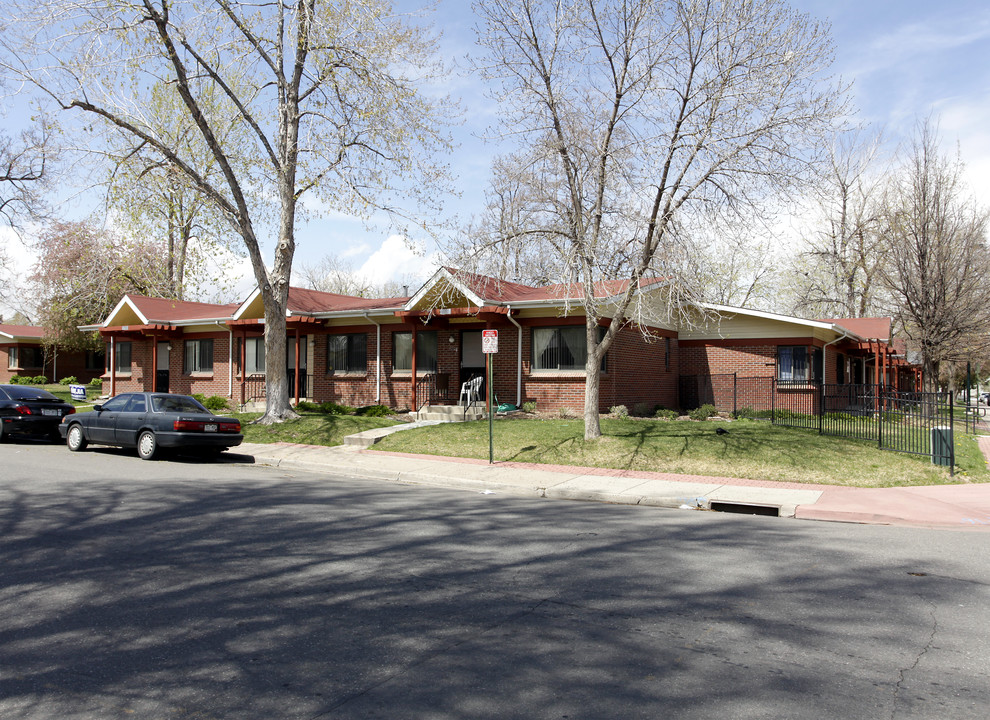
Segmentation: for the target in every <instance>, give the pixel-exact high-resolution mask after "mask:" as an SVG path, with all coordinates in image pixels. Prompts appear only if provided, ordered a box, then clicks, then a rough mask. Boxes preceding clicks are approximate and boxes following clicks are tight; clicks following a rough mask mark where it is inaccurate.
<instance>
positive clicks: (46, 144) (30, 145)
mask: <svg viewBox="0 0 990 720" xmlns="http://www.w3.org/2000/svg"><path fill="white" fill-rule="evenodd" d="M55 154H56V152H55V150H54V148H53V146H52V140H51V132H50V129H49V127H48V124H47V122H45V121H44V120H42V121H41V123H40V124H39V127H38V128H36V129H33V130H25V131H23V132H21V133H20V134H19V136H18V137H17V139H14V138H12V137H10V136H9V135H7V134H6V133H0V216H2V217H3V219H4V220H5V221H6V222H7V223H8V224H9V225H11V226H16V224H17V218H18V217H21V216H27V217H34V216H37V215H38V214H39V211H40V209H41V197H42V193H43V192H44V191H45V190H46V189H47V187H48V184H49V180H50V177H51V170H52V165H53V163H54V159H55Z"/></svg>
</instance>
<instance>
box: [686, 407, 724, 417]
mask: <svg viewBox="0 0 990 720" xmlns="http://www.w3.org/2000/svg"><path fill="white" fill-rule="evenodd" d="M717 413H718V410H716V409H715V406H714V405H711V404H710V403H705V404H704V405H702V406H701V407H699V408H695V409H694V410H691V411H690V412H689V413H688V417H689V418H691V419H692V420H707V419H708V418H710V417H711V416H712V415H716V414H717Z"/></svg>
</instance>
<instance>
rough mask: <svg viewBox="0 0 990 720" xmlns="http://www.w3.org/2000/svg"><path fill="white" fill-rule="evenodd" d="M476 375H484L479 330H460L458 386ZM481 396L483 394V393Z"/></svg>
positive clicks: (483, 357)
mask: <svg viewBox="0 0 990 720" xmlns="http://www.w3.org/2000/svg"><path fill="white" fill-rule="evenodd" d="M477 376H481V377H482V378H484V377H485V354H484V353H483V352H481V330H462V331H461V370H460V379H459V382H458V385H457V386H458V388H459V387H460V386H461V385H463V384H464V383H466V382H467V381H468V380H470V379H471V378H473V377H477ZM482 388H484V381H482ZM482 396H484V394H483V393H482Z"/></svg>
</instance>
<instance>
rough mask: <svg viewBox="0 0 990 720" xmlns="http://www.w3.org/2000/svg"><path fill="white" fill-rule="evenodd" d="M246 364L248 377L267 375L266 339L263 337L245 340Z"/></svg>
mask: <svg viewBox="0 0 990 720" xmlns="http://www.w3.org/2000/svg"><path fill="white" fill-rule="evenodd" d="M244 364H245V367H246V370H247V374H248V375H264V374H265V339H264V338H263V337H259V338H248V339H247V340H245V345H244Z"/></svg>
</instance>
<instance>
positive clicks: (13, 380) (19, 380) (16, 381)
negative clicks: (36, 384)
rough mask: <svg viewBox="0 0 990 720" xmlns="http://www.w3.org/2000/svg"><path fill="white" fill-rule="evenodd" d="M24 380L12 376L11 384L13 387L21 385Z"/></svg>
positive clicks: (18, 376) (17, 376)
mask: <svg viewBox="0 0 990 720" xmlns="http://www.w3.org/2000/svg"><path fill="white" fill-rule="evenodd" d="M22 379H23V378H21V376H20V375H12V376H11V378H10V384H11V385H21V384H22V382H21V381H22Z"/></svg>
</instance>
